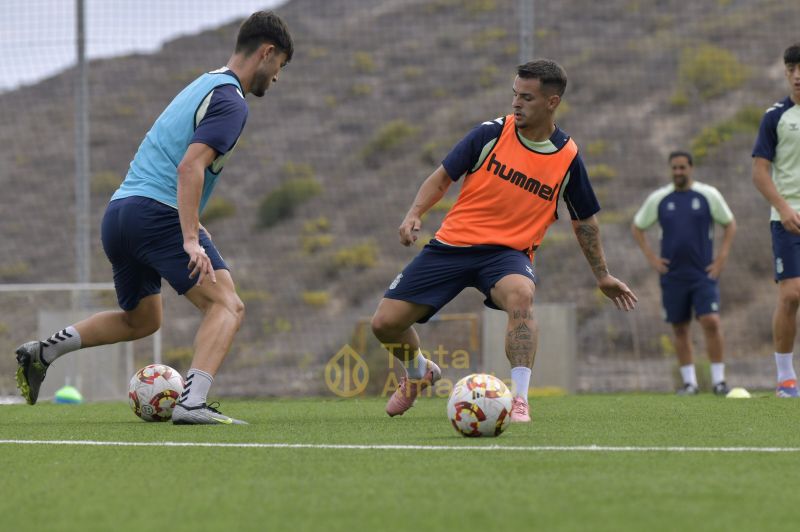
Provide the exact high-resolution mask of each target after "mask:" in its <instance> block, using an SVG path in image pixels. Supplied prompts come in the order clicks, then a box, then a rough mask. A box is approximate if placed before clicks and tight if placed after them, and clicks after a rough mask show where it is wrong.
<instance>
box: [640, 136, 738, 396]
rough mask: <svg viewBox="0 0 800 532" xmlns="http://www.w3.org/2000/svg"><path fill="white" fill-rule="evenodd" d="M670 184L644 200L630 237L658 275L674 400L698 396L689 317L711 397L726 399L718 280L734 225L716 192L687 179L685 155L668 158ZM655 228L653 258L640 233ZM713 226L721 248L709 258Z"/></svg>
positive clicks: (688, 162) (688, 167)
mask: <svg viewBox="0 0 800 532" xmlns="http://www.w3.org/2000/svg"><path fill="white" fill-rule="evenodd" d="M669 166H670V171H671V174H672V183H670V184H669V185H665V186H663V187H661V188H659V189H658V190H656V191H654V192H653V193H652V194H650V196H648V197H647V199H646V200H645V202H644V204H642V206H641V208H640V209H639V211H638V212H637V213H636V216H635V217H634V219H633V225H632V226H631V230H632V231H633V237H634V238H635V239H636V242H637V243H638V244H639V247H640V248H641V249H642V253H644V256H645V258H646V259H647V262H649V263H650V265H651V266H652V267H653V269H654V270H656V271H657V272H658V273H659V274H660V275H661V301H662V308H663V311H664V319H665V320H666V321H667V322H668V323H671V324H672V331H673V333H674V334H675V353H676V355H677V356H678V364H679V365H680V372H681V378H682V380H683V387H682V388H680V389H679V390H678V394H679V395H696V394H697V393H698V391H699V390H698V386H697V374H696V372H695V366H694V357H693V354H692V339H691V335H690V325H691V320H692V312H693V311H694V315H695V316H696V317H697V321H698V322H700V327H702V329H703V334H704V336H705V340H706V350H707V351H708V358H709V360H710V361H711V385H712V391H713V392H714V394H715V395H722V396H724V395H727V394H728V391H729V390H728V386H727V384H726V383H725V362H724V360H723V341H722V329H721V327H720V319H719V285H718V279H719V275H720V273H721V272H722V269H723V268H724V266H725V261H726V260H727V259H728V253H729V252H730V249H731V243H732V242H733V235H734V233H736V221H735V220H734V218H733V214H732V213H731V210H730V209H729V208H728V205H727V203H725V199H724V198H723V197H722V194H720V193H719V191H718V190H717V189H716V188H714V187H712V186H710V185H706V184H704V183H700V182H699V181H695V180H694V179H693V178H692V171H693V162H692V156H691V154H689V153H688V152H684V151H675V152H672V153H671V154H670V155H669ZM656 222H658V223H659V225H660V226H661V252H660V254H658V255H656V253H655V252H654V251H653V249H652V248H651V247H650V244H648V242H647V238H646V237H645V233H644V232H645V230H646V229H648V228H650V227H651V226H653V225H654V224H655V223H656ZM714 223H718V224H720V225H721V226H722V227H723V228H724V233H723V237H722V245H721V246H720V249H719V252H718V253H717V256H716V257H714V256H713V248H714V241H713V237H714Z"/></svg>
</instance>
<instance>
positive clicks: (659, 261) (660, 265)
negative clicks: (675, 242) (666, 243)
mask: <svg viewBox="0 0 800 532" xmlns="http://www.w3.org/2000/svg"><path fill="white" fill-rule="evenodd" d="M650 264H651V265H652V266H653V268H654V269H655V270H656V271H657V272H658V273H660V274H661V275H664V274H665V273H667V272H668V271H669V259H665V258H664V257H656V260H655V261H653V262H651V263H650Z"/></svg>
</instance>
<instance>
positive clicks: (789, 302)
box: [778, 285, 800, 311]
mask: <svg viewBox="0 0 800 532" xmlns="http://www.w3.org/2000/svg"><path fill="white" fill-rule="evenodd" d="M778 303H779V304H780V305H781V306H783V307H785V308H787V309H791V310H794V311H797V307H798V305H800V286H795V285H792V286H790V287H781V290H780V292H779V295H778Z"/></svg>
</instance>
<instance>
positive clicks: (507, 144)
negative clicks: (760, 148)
mask: <svg viewBox="0 0 800 532" xmlns="http://www.w3.org/2000/svg"><path fill="white" fill-rule="evenodd" d="M566 86H567V76H566V73H565V72H564V69H563V68H561V66H559V65H558V64H557V63H555V62H554V61H550V60H546V59H540V60H536V61H531V62H529V63H526V64H524V65H520V66H519V67H517V77H516V79H515V80H514V87H513V94H514V96H513V100H512V105H511V107H512V111H513V113H512V114H510V115H508V116H505V117H501V118H498V119H496V120H493V121H490V122H484V123H483V124H481V125H479V126H477V127H476V128H474V129H473V130H472V131H471V132H470V133H469V134H467V136H466V137H464V139H462V140H461V141H460V142H459V143H458V144H457V145H456V146H455V147H454V148H453V149H452V151H451V152H450V153H449V154H448V155H447V157H446V158H445V160H444V161H443V162H442V164H441V166H439V167H438V168H437V169H436V170H435V171H434V172H433V173H432V174H431V175H430V176H429V177H428V178H427V179H426V180H425V181H424V182H423V184H422V186H421V187H420V189H419V191H418V192H417V196H416V198H415V199H414V203H413V204H412V206H411V208H410V209H409V211H408V214H406V217H405V219H404V220H403V223H402V224H400V228H399V232H400V242H401V243H402V244H403V245H405V246H409V245H411V244H412V243H414V242H415V241H416V240H417V235H418V233H419V230H420V227H421V225H422V221H421V217H422V215H423V214H425V212H427V211H428V209H430V208H431V207H432V206H434V205H435V204H436V203H437V202H438V201H439V200H440V199H441V198H442V197H443V196H444V194H445V192H446V191H447V189H448V188H449V187H450V185H451V183H453V181H458V180H459V179H460V178H461V177H462V176H465V177H464V182H463V185H462V188H461V193H460V195H459V197H458V200H457V201H456V203H455V205H454V206H453V208H452V209H451V210H450V212H449V213H448V214H447V216H446V217H445V219H444V221H443V222H442V226H441V227H440V228H439V230H438V232H437V233H436V235H435V237H434V238H433V239H432V240H431V241H430V242H429V243H428V244H427V245H425V247H424V249H423V250H422V252H420V254H419V255H417V257H416V258H415V259H414V260H413V261H412V262H411V263H410V264H408V266H406V268H405V269H404V270H403V271H402V273H400V274H399V275H398V276H397V277H396V278H395V280H394V281H393V282H392V284H391V285H390V286H389V289H388V290H387V291H386V293H385V294H384V297H383V299H382V300H381V302H380V304H379V305H378V309H377V310H376V311H375V315H374V316H373V318H372V330H373V332H374V334H375V336H376V337H377V338H378V340H380V341H381V342H382V343H383V344H384V345H387V344H400V345H404V346H408V349H403V350H400V351H402V353H400V352H399V351H398V354H401V356H403V355H405V354H407V355H406V356H407V357H408V358H407V359H400V360H401V362H402V363H403V367H404V368H405V370H406V375H405V376H404V377H403V378H402V379H400V383H399V386H398V388H397V390H395V392H394V394H393V395H392V397H391V398H390V399H389V402H388V404H387V405H386V412H387V414H389V415H390V416H396V415H402V414H403V413H404V412H405V411H406V410H408V409H409V408H411V406H412V405H413V404H414V401H415V400H416V398H417V396H418V395H419V392H420V391H421V390H423V389H424V388H426V387H428V386H431V385H432V384H434V383H435V382H436V381H437V380H438V379H440V378H441V374H442V372H441V369H440V368H439V367H438V366H437V365H436V364H435V363H433V362H432V361H431V360H428V359H426V358H425V357H424V356H423V354H422V351H421V350H420V340H419V336H418V335H417V332H416V331H415V330H414V327H413V324H414V323H425V322H426V321H428V320H429V319H430V318H431V317H432V316H433V315H434V314H436V312H438V311H439V309H441V308H442V307H443V306H444V305H446V304H447V303H448V302H449V301H451V300H452V299H453V298H454V297H455V296H456V295H458V294H459V293H460V292H461V291H462V290H463V289H464V288H466V287H468V286H472V287H475V288H477V289H478V290H480V291H481V292H483V294H484V295H485V296H486V301H485V304H486V306H488V307H490V308H496V309H501V310H503V311H505V312H506V313H507V314H508V327H507V331H506V341H505V349H506V356H507V357H508V360H509V362H510V363H511V379H512V381H513V382H514V390H515V397H514V402H513V406H512V411H511V421H514V422H527V421H530V414H529V409H528V387H529V384H530V378H531V368H532V367H533V361H534V357H535V355H536V344H537V336H538V331H537V327H536V321H535V319H534V316H533V296H534V293H535V291H536V274H535V272H534V269H533V256H534V253H535V251H536V249H537V248H538V247H539V245H540V244H541V242H542V238H543V237H544V234H545V232H546V231H547V227H548V226H549V225H550V224H551V223H553V222H554V221H555V220H556V217H557V216H556V206H557V202H558V201H559V199H563V201H564V203H565V204H566V206H567V209H568V211H569V214H570V217H571V218H572V225H573V229H574V231H575V236H576V237H577V239H578V243H579V244H580V247H581V249H582V250H583V253H584V255H585V257H586V260H587V261H588V262H589V266H590V267H591V269H592V273H594V276H595V278H596V279H597V286H598V288H599V289H600V290H601V291H602V292H603V294H605V296H606V297H608V298H609V299H611V300H612V301H613V302H614V304H615V305H616V306H617V308H619V309H622V310H631V309H633V307H634V305H635V303H636V301H637V299H636V296H635V295H634V293H633V292H632V291H631V290H630V289H629V288H628V287H627V286H626V285H625V284H624V283H623V282H621V281H620V280H619V279H617V278H615V277H614V276H612V275H611V274H609V272H608V267H607V265H606V260H605V255H604V253H603V248H602V245H601V243H600V229H599V226H598V223H597V218H596V217H595V214H596V213H597V212H598V211H599V210H600V206H599V205H598V203H597V199H596V197H595V195H594V192H593V190H592V187H591V184H590V183H589V178H588V176H587V173H586V168H585V166H584V164H583V161H582V160H581V157H580V155H579V154H578V146H577V145H576V144H575V141H573V140H572V139H571V138H570V137H569V136H568V135H567V134H566V133H565V132H563V131H562V130H561V129H559V128H558V126H556V124H555V120H554V115H555V112H556V109H557V108H558V105H559V104H560V103H561V97H562V96H563V94H564V90H565V89H566ZM398 358H399V357H398Z"/></svg>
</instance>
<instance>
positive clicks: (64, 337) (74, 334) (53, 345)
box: [42, 325, 81, 364]
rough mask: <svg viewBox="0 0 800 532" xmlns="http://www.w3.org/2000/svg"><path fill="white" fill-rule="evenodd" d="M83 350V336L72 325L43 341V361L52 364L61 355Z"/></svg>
mask: <svg viewBox="0 0 800 532" xmlns="http://www.w3.org/2000/svg"><path fill="white" fill-rule="evenodd" d="M80 348H81V335H80V334H78V330H77V329H76V328H75V327H73V326H72V325H70V326H69V327H67V328H66V329H61V330H60V331H58V332H57V333H55V334H54V335H53V336H51V337H50V338H48V339H47V340H42V361H43V362H44V363H45V364H52V363H53V361H54V360H55V359H57V358H58V357H60V356H61V355H66V354H67V353H69V352H71V351H77V350H78V349H80Z"/></svg>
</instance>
